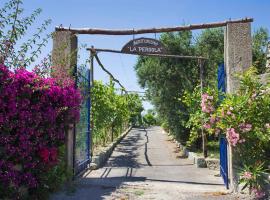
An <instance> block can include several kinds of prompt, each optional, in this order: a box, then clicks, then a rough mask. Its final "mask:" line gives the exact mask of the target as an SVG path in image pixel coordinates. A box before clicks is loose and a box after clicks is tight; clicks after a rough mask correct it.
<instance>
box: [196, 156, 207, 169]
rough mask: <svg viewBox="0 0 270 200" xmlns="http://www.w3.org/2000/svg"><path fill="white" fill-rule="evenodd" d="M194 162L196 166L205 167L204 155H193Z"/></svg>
mask: <svg viewBox="0 0 270 200" xmlns="http://www.w3.org/2000/svg"><path fill="white" fill-rule="evenodd" d="M195 164H196V166H197V168H206V167H207V165H206V161H205V158H204V157H195Z"/></svg>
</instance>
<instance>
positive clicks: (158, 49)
mask: <svg viewBox="0 0 270 200" xmlns="http://www.w3.org/2000/svg"><path fill="white" fill-rule="evenodd" d="M121 52H122V53H129V54H166V53H167V51H166V49H165V47H164V45H163V44H162V43H161V42H160V41H158V40H155V39H152V38H138V39H134V40H131V41H129V42H128V43H127V44H126V45H125V46H124V47H123V48H122V50H121Z"/></svg>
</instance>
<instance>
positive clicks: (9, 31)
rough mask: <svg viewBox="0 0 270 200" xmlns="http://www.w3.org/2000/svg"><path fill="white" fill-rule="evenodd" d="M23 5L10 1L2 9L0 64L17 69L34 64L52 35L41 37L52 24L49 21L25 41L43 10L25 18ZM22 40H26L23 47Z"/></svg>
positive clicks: (15, 0) (19, 0) (19, 2)
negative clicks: (29, 29) (30, 28)
mask: <svg viewBox="0 0 270 200" xmlns="http://www.w3.org/2000/svg"><path fill="white" fill-rule="evenodd" d="M22 4H23V2H22V0H10V1H8V2H7V3H6V4H5V5H4V7H3V8H1V9H0V63H1V64H5V65H6V66H9V67H11V66H12V68H15V69H16V68H19V67H26V66H29V65H30V64H31V63H33V62H34V61H35V59H36V58H37V57H38V55H39V54H40V53H41V49H42V47H43V46H45V45H46V44H47V42H48V39H49V38H50V34H48V35H46V37H45V38H41V36H40V35H41V34H42V33H43V32H44V31H45V30H46V28H47V26H48V25H49V24H50V23H51V20H50V19H48V20H45V21H44V22H43V23H42V24H41V26H40V27H39V28H38V29H37V31H36V33H35V34H34V35H33V36H32V37H31V38H30V39H27V40H26V39H25V38H26V34H27V30H28V28H29V27H31V26H32V25H33V23H34V22H35V20H36V18H37V17H38V16H39V15H40V13H41V12H42V10H41V9H40V8H38V9H36V10H35V11H34V12H33V13H32V14H31V15H30V16H28V17H23V16H22V15H23V9H22ZM20 39H24V41H21V42H22V44H21V45H19V41H20Z"/></svg>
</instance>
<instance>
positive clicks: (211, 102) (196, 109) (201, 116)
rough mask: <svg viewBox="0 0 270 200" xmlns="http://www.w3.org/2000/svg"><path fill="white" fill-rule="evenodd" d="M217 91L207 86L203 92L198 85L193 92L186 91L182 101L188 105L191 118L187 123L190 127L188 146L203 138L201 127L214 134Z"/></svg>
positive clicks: (209, 133)
mask: <svg viewBox="0 0 270 200" xmlns="http://www.w3.org/2000/svg"><path fill="white" fill-rule="evenodd" d="M217 99H218V98H217V92H216V91H213V90H212V89H210V88H205V89H204V92H203V94H201V90H200V87H196V88H195V89H194V91H193V93H187V92H186V93H185V95H184V97H183V98H182V101H183V102H184V103H185V104H186V106H187V107H188V112H189V113H190V114H189V120H188V122H187V123H186V128H190V135H189V140H188V142H187V145H188V146H191V145H192V144H194V143H195V142H197V141H198V139H199V138H201V128H202V126H203V128H204V132H205V133H207V134H208V135H212V133H213V132H212V128H213V126H214V125H215V123H216V121H217V120H218V118H217V117H216V116H215V114H214V111H215V109H216V105H217Z"/></svg>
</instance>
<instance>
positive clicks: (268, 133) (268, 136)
mask: <svg viewBox="0 0 270 200" xmlns="http://www.w3.org/2000/svg"><path fill="white" fill-rule="evenodd" d="M240 80H241V84H240V90H239V91H238V92H237V93H236V94H232V95H227V96H226V98H225V100H224V101H223V102H222V104H221V105H220V106H219V108H218V109H217V112H216V113H215V115H216V116H217V117H218V118H219V120H218V121H217V123H216V124H215V126H214V127H215V128H218V129H220V130H221V132H222V133H224V134H225V135H226V138H227V140H228V142H229V143H230V144H231V146H232V147H233V151H234V152H235V161H237V162H238V165H240V166H243V165H244V166H247V167H248V168H249V169H254V168H256V166H257V165H258V163H262V164H261V165H260V168H262V169H263V168H264V169H266V168H267V166H268V165H269V164H270V160H269V156H270V145H269V142H270V129H269V128H270V127H269V122H270V119H269V116H270V90H269V86H267V85H263V84H261V83H260V82H259V80H258V78H257V75H256V71H255V70H254V69H253V68H251V69H250V70H248V71H247V72H246V73H244V74H243V75H242V76H241V77H240ZM214 127H212V128H214ZM247 167H245V168H244V169H246V168H247ZM243 181H246V183H248V184H249V185H252V189H253V190H254V191H255V190H256V193H257V196H260V194H261V192H260V191H261V189H262V188H263V185H261V184H260V183H262V182H261V181H259V177H258V176H255V174H254V172H251V171H247V170H244V174H242V179H241V182H243ZM250 182H252V184H251V183H250ZM255 183H256V184H255Z"/></svg>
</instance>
